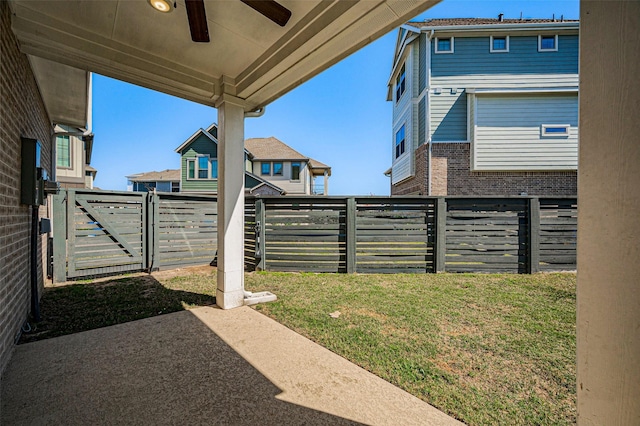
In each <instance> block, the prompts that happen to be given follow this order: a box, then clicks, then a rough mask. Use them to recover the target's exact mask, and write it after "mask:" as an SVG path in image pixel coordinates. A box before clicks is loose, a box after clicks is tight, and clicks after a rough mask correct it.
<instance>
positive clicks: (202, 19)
mask: <svg viewBox="0 0 640 426" xmlns="http://www.w3.org/2000/svg"><path fill="white" fill-rule="evenodd" d="M240 1H241V2H242V3H244V4H246V5H247V6H249V7H251V8H252V9H254V10H255V11H257V12H259V13H261V14H262V15H264V16H265V17H267V18H269V19H270V20H272V21H273V22H275V23H276V24H278V25H280V26H281V27H284V26H285V25H286V24H287V22H288V21H289V18H291V11H290V10H289V9H287V8H286V7H284V6H282V5H281V4H280V3H278V2H276V1H274V0H240ZM185 6H186V8H187V18H188V19H189V29H190V30H191V40H193V41H195V42H198V43H208V42H209V28H208V26H207V14H206V12H205V10H204V0H185Z"/></svg>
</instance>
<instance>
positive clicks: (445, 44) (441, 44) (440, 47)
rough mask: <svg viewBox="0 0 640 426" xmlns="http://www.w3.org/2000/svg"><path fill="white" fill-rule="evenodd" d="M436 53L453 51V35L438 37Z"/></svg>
mask: <svg viewBox="0 0 640 426" xmlns="http://www.w3.org/2000/svg"><path fill="white" fill-rule="evenodd" d="M435 43H436V44H435V47H436V48H435V52H436V53H453V37H436V42H435Z"/></svg>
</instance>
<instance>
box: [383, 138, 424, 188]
mask: <svg viewBox="0 0 640 426" xmlns="http://www.w3.org/2000/svg"><path fill="white" fill-rule="evenodd" d="M415 155H416V158H415V161H416V163H415V175H414V176H413V177H410V178H409V179H405V180H403V181H402V182H400V183H398V184H396V185H392V186H391V195H427V194H428V193H429V188H428V178H429V170H428V164H429V162H428V159H427V145H426V144H425V145H420V146H419V147H418V149H416V152H415Z"/></svg>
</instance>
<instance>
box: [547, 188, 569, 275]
mask: <svg viewBox="0 0 640 426" xmlns="http://www.w3.org/2000/svg"><path fill="white" fill-rule="evenodd" d="M577 234H578V205H577V202H576V199H575V198H573V199H566V198H547V199H543V198H541V199H540V270H541V271H573V270H575V269H576V245H577Z"/></svg>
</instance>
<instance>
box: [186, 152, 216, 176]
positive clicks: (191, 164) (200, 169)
mask: <svg viewBox="0 0 640 426" xmlns="http://www.w3.org/2000/svg"><path fill="white" fill-rule="evenodd" d="M217 178H218V159H217V158H209V156H208V155H198V156H197V157H195V158H189V159H187V180H210V179H217Z"/></svg>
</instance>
